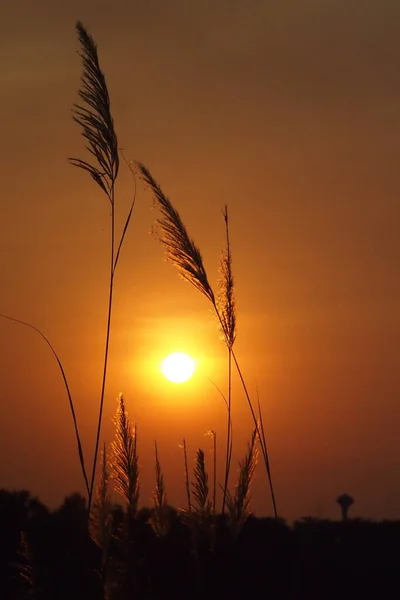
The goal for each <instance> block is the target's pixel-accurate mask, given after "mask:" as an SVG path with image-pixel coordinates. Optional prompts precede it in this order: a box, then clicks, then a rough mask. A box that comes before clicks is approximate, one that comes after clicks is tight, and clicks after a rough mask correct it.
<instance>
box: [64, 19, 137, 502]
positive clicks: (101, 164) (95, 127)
mask: <svg viewBox="0 0 400 600" xmlns="http://www.w3.org/2000/svg"><path fill="white" fill-rule="evenodd" d="M76 31H77V34H78V39H79V42H80V46H81V51H80V54H79V56H80V58H81V62H82V69H83V70H82V76H81V88H80V90H79V97H80V99H81V100H82V102H83V103H84V104H83V105H82V104H75V105H74V109H73V119H74V121H75V122H76V123H78V125H80V126H81V128H82V136H83V138H84V139H85V140H86V149H87V150H88V152H89V153H90V154H91V155H92V157H93V161H94V162H87V161H86V160H82V159H80V158H70V159H69V161H70V163H71V164H72V165H74V166H76V167H78V168H80V169H83V170H84V171H87V172H88V173H89V174H90V175H91V177H92V178H93V180H94V181H95V182H96V184H97V185H98V186H99V188H100V189H101V190H102V192H104V193H105V195H106V196H107V198H108V200H109V202H110V208H111V219H110V237H111V242H110V279H109V298H108V314H107V326H106V341H105V350H104V365H103V375H102V383H101V393H100V404H99V417H98V422H97V433H96V442H95V450H94V458H93V469H92V476H91V480H90V489H89V503H88V510H89V513H90V508H91V503H92V497H93V486H94V480H95V473H96V462H97V455H98V449H99V443H100V433H101V423H102V415H103V406H104V396H105V388H106V380H107V367H108V351H109V342H110V333H111V315H112V304H113V291H114V275H115V271H116V268H117V264H118V260H119V256H120V250H121V247H122V243H123V241H124V238H125V234H126V231H127V229H128V225H129V222H130V219H131V215H132V210H133V207H134V204H135V197H136V186H135V193H134V196H133V201H132V204H131V207H130V210H129V212H128V216H127V218H126V221H125V226H124V228H123V231H122V234H121V237H120V239H119V243H118V244H117V243H116V241H117V240H116V231H115V184H116V181H117V177H118V172H119V163H120V161H119V154H118V139H117V134H116V132H115V128H114V121H113V117H112V114H111V106H110V97H109V93H108V88H107V84H106V79H105V76H104V74H103V72H102V70H101V68H100V63H99V57H98V52H97V46H96V43H95V41H94V39H93V38H92V36H91V35H90V34H89V33H88V32H87V30H86V29H85V28H84V26H83V25H82V23H80V22H79V21H78V22H77V24H76Z"/></svg>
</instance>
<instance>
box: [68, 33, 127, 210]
mask: <svg viewBox="0 0 400 600" xmlns="http://www.w3.org/2000/svg"><path fill="white" fill-rule="evenodd" d="M76 31H77V34H78V39H79V42H80V46H81V51H80V53H79V56H80V58H81V61H82V67H83V72H82V76H81V88H80V90H79V97H80V98H81V100H82V101H83V102H84V105H81V104H75V105H74V109H73V119H74V121H76V123H78V125H80V126H81V127H82V135H83V137H84V138H85V139H86V143H87V145H86V149H87V150H88V151H89V152H90V154H91V155H92V156H93V157H94V158H95V162H94V163H89V162H87V161H85V160H81V159H79V158H70V159H69V160H70V162H71V164H73V165H74V166H76V167H79V168H81V169H84V170H85V171H87V172H88V173H90V175H91V176H92V177H93V179H94V181H95V182H96V183H97V185H98V186H99V187H100V188H101V189H102V190H103V192H104V193H105V194H106V195H107V197H108V199H109V201H110V203H111V204H113V203H114V195H113V191H114V185H115V181H116V179H117V176H118V170H119V156H118V140H117V135H116V133H115V129H114V121H113V118H112V115H111V106H110V97H109V94H108V89H107V83H106V79H105V76H104V73H103V72H102V70H101V68H100V63H99V57H98V52H97V45H96V43H95V41H94V39H93V37H92V36H91V35H90V34H89V33H88V32H87V30H86V29H85V28H84V26H83V25H82V23H81V22H80V21H78V22H77V23H76Z"/></svg>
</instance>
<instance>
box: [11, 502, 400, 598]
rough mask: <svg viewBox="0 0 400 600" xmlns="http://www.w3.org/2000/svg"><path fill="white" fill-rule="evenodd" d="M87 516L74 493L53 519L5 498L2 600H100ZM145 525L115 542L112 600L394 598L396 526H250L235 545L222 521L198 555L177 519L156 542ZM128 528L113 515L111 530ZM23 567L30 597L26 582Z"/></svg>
mask: <svg viewBox="0 0 400 600" xmlns="http://www.w3.org/2000/svg"><path fill="white" fill-rule="evenodd" d="M86 516H87V507H86V502H85V499H84V498H82V497H81V496H80V495H79V494H73V495H71V496H69V497H67V498H66V499H65V501H64V503H63V504H62V506H61V507H60V508H59V509H58V510H56V511H54V512H50V511H48V510H47V508H46V507H45V506H43V504H41V503H40V502H39V501H38V500H37V499H36V498H33V497H32V496H31V495H30V494H29V493H28V492H26V491H19V492H9V491H5V490H1V491H0V527H1V538H0V581H1V589H0V598H2V599H4V600H17V599H22V598H29V597H32V598H35V599H36V600H56V599H57V600H71V598H73V599H74V600H103V599H104V594H103V588H102V582H101V573H100V563H101V557H100V553H99V550H98V548H97V546H96V545H95V544H94V543H93V542H92V541H91V539H90V537H89V536H88V534H87V529H86V528H87V521H86ZM150 516H151V510H150V509H141V510H139V511H138V512H137V514H136V517H135V518H130V521H129V523H128V527H127V528H126V529H125V531H128V532H129V533H128V536H127V540H126V541H127V545H126V544H125V545H121V544H120V543H119V542H118V539H115V540H114V543H113V545H112V549H111V563H113V564H115V565H117V564H123V563H124V564H125V565H126V569H125V573H123V574H122V575H123V577H122V575H121V577H122V579H121V581H122V580H123V582H124V583H123V585H122V584H121V586H120V587H119V588H118V589H115V590H114V593H113V596H112V597H113V598H118V599H119V598H123V599H125V598H135V599H138V600H141V599H143V600H158V599H164V598H174V599H176V600H180V599H182V600H183V599H185V600H187V599H189V598H190V599H192V598H193V599H200V598H207V599H210V600H214V599H215V600H216V599H218V600H221V599H225V598H227V599H228V598H229V599H230V600H231V599H234V598H241V599H242V598H246V597H251V596H253V597H254V596H256V595H257V596H258V597H263V598H270V599H274V600H275V599H279V600H281V599H282V600H284V599H287V600H294V599H296V600H303V599H304V600H314V599H315V600H330V599H332V600H333V599H337V598H340V599H341V600H343V599H347V598H348V599H350V598H351V599H352V600H353V599H354V598H362V599H365V598H370V597H375V598H398V597H400V581H399V577H398V574H399V572H400V553H399V540H400V522H398V521H391V522H389V521H387V522H385V521H382V522H370V521H362V520H352V519H349V520H348V521H345V522H333V521H324V520H316V519H303V520H300V521H297V522H296V523H295V524H294V525H293V526H292V527H289V526H288V525H286V524H285V522H284V521H282V520H277V519H260V518H255V517H249V518H248V519H247V521H246V523H245V524H244V526H243V528H242V530H241V532H240V534H239V535H238V537H237V538H236V539H235V540H233V539H232V537H231V535H230V534H229V529H228V524H227V519H226V518H225V517H221V516H218V517H217V518H216V523H215V533H216V535H215V544H214V545H213V547H212V548H211V549H206V550H204V551H203V552H200V553H199V552H196V553H195V552H193V547H192V538H191V534H190V531H189V529H188V527H187V526H186V525H185V523H184V521H182V519H181V516H180V514H179V513H178V512H177V511H171V522H170V527H169V529H168V532H167V533H166V535H164V536H157V535H156V533H155V532H154V530H153V528H152V527H151V525H150V524H149V519H150ZM126 519H127V515H126V514H125V513H124V512H123V511H122V509H120V508H117V509H116V510H115V512H114V525H115V530H116V531H117V530H118V528H119V529H121V526H122V525H123V524H125V526H126V524H127V521H126ZM21 531H23V532H24V533H25V536H26V540H27V547H28V550H29V552H28V553H27V556H26V557H25V558H24V561H25V562H24V561H23V560H21V553H20V552H19V548H20V540H21ZM125 552H128V555H126V554H125V555H124V553H125ZM128 558H129V560H128ZM27 561H28V562H30V564H29V572H30V573H31V574H32V580H33V587H32V589H30V586H27V585H26V581H25V580H24V578H23V577H22V575H23V573H24V572H25V571H26V567H27V565H26V564H25V563H26V562H27ZM260 594H261V595H260Z"/></svg>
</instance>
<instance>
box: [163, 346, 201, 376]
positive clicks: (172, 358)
mask: <svg viewBox="0 0 400 600" xmlns="http://www.w3.org/2000/svg"><path fill="white" fill-rule="evenodd" d="M195 366H196V365H195V361H194V360H193V358H191V357H190V356H188V355H187V354H184V353H183V352H174V353H173V354H169V355H168V356H167V357H166V358H165V359H164V360H163V361H162V363H161V371H162V373H163V375H164V377H166V378H167V379H169V381H172V382H173V383H184V382H185V381H187V380H188V379H190V378H191V377H192V376H193V374H194V371H195Z"/></svg>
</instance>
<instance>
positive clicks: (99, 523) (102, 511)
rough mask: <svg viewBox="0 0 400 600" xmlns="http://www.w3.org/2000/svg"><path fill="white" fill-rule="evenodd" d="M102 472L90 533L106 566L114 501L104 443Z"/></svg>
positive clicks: (95, 498)
mask: <svg viewBox="0 0 400 600" xmlns="http://www.w3.org/2000/svg"><path fill="white" fill-rule="evenodd" d="M100 466H101V470H100V474H99V479H98V483H97V486H96V492H95V496H94V500H93V503H92V509H91V513H90V535H91V537H92V539H93V540H94V541H95V542H96V544H97V545H98V546H99V548H100V549H101V556H102V566H103V568H104V566H105V564H106V561H107V558H108V550H109V546H110V542H111V532H112V515H111V508H112V503H111V499H110V494H109V477H110V474H109V472H108V468H107V452H106V445H105V444H104V446H103V450H102V452H101V457H100Z"/></svg>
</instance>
